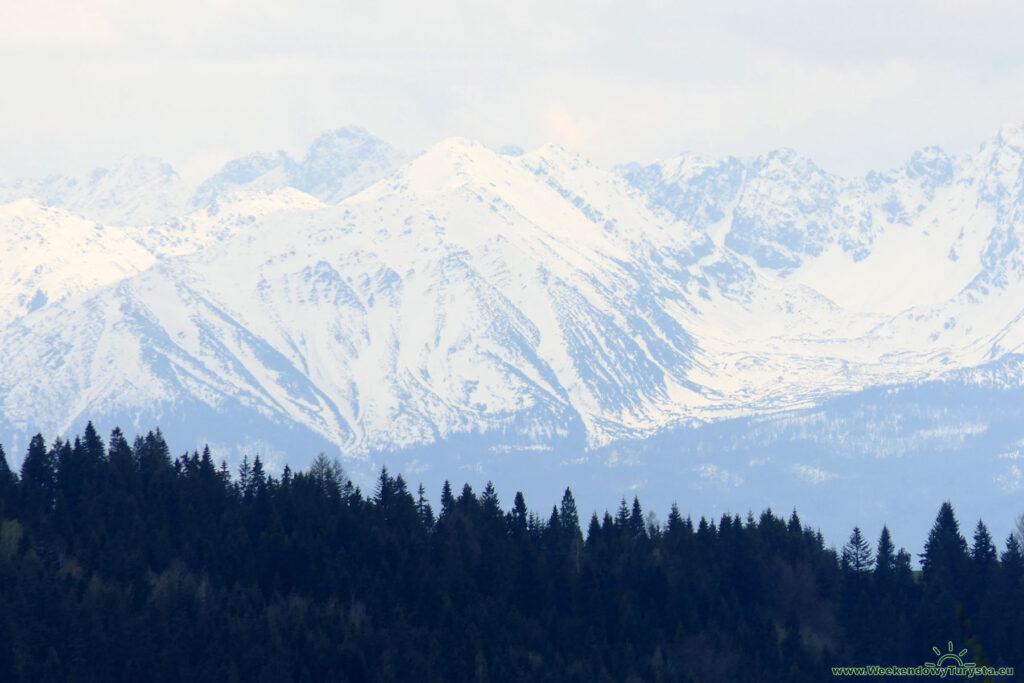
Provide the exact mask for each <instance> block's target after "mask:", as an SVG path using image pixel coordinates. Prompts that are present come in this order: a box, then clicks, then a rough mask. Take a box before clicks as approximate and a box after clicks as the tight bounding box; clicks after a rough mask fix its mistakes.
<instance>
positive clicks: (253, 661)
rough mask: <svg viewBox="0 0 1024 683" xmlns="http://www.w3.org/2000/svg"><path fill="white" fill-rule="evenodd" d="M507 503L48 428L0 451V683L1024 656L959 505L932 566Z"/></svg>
mask: <svg viewBox="0 0 1024 683" xmlns="http://www.w3.org/2000/svg"><path fill="white" fill-rule="evenodd" d="M0 456H2V450H0ZM498 483H499V484H500V482H498ZM567 483H570V484H571V482H567ZM511 498H512V500H513V502H512V504H511V506H506V505H505V504H503V502H502V500H501V499H500V498H499V496H498V493H497V490H496V489H495V487H494V486H491V485H488V486H487V487H486V488H485V489H484V490H483V491H480V492H474V491H473V490H472V489H471V488H470V487H469V486H468V485H466V486H464V487H462V488H461V490H459V489H458V488H457V487H456V489H453V488H451V487H450V486H448V485H446V486H445V488H444V490H443V491H442V492H441V497H440V507H439V509H438V510H436V511H435V510H433V509H432V507H431V505H430V504H429V502H428V500H427V494H426V492H424V491H423V489H422V487H420V488H419V490H418V491H415V492H413V491H411V490H410V488H409V484H408V483H407V482H406V481H404V480H403V478H402V477H401V476H391V475H390V474H389V473H388V472H387V471H386V470H384V471H382V472H381V473H380V476H379V479H378V481H377V484H376V487H375V490H374V491H367V492H363V491H360V490H359V489H358V488H356V487H354V486H353V485H352V484H351V482H350V481H349V480H348V479H347V477H346V475H345V472H344V470H343V469H342V467H341V465H340V464H339V463H338V462H337V461H332V460H330V459H328V458H326V457H323V456H320V457H318V458H317V459H316V460H315V461H314V464H313V465H312V466H311V467H310V468H309V469H307V470H306V471H302V472H292V471H290V470H289V469H288V468H285V470H284V471H283V473H281V475H280V476H268V475H267V473H266V472H264V469H263V465H262V463H261V462H260V460H259V458H258V457H257V458H255V459H254V460H253V461H252V462H251V463H250V462H249V461H248V460H246V461H245V462H244V463H243V465H242V467H241V468H240V469H239V471H237V472H234V473H232V472H230V471H229V470H228V469H227V467H226V466H225V465H220V466H218V465H217V464H216V462H215V459H214V456H213V455H212V454H211V453H210V452H209V450H205V451H204V452H202V453H198V452H193V453H186V454H183V455H181V456H179V457H177V458H174V457H172V455H171V451H170V449H169V447H168V445H167V444H166V443H165V441H164V439H163V437H162V436H161V434H160V432H159V431H156V432H151V433H149V434H147V435H146V436H145V437H140V438H137V439H135V441H134V443H133V444H130V443H129V442H128V441H127V440H126V438H125V437H124V436H123V435H122V433H121V432H120V431H119V430H115V431H114V432H113V433H112V434H111V435H110V437H109V439H108V441H107V442H106V443H105V442H104V440H103V439H102V438H101V437H100V436H99V435H98V434H97V433H96V432H95V430H94V429H93V428H92V425H91V424H90V425H89V426H88V427H87V428H86V430H85V433H84V435H83V436H81V437H80V438H76V439H75V440H74V441H73V442H66V441H62V440H60V439H57V440H55V441H53V442H52V443H49V444H48V443H47V441H46V440H45V439H44V437H43V436H42V435H39V436H36V437H35V438H34V439H32V441H31V444H30V445H29V448H28V450H27V453H26V454H25V457H24V460H23V464H22V466H21V468H20V472H17V473H16V472H14V471H12V470H11V468H10V467H9V466H8V465H7V461H6V459H5V458H3V457H0V519H2V523H0V525H2V527H0V681H33V682H35V681H104V682H106V681H121V680H123V681H141V680H146V681H218V682H221V681H390V680H416V681H526V680H529V681H698V680H701V681H703V680H720V681H804V680H806V681H821V680H828V679H831V673H830V670H831V667H833V666H844V665H862V664H882V665H894V664H896V665H903V666H919V665H922V664H923V663H924V662H926V661H935V659H936V657H935V655H934V652H933V650H932V648H933V647H935V646H938V647H939V648H941V649H942V651H945V650H946V644H947V643H951V644H952V645H955V646H956V648H957V650H959V649H962V648H966V649H967V650H968V654H967V655H965V656H964V660H965V661H972V662H975V663H977V664H979V665H982V664H985V665H991V666H1018V667H1020V666H1024V582H1022V569H1024V563H1022V559H1021V549H1020V546H1019V544H1018V543H1017V541H1016V539H1014V538H1013V537H1012V536H1011V538H1009V539H1007V542H1006V543H1005V546H1004V547H1005V549H1003V550H1002V552H1001V553H1000V552H998V551H997V548H996V546H995V544H994V543H993V540H992V539H991V538H990V537H989V535H988V532H987V531H986V530H985V527H984V524H983V523H981V522H980V521H979V522H978V524H977V526H976V527H974V533H973V536H972V540H971V542H968V541H967V540H966V539H965V538H964V537H963V535H962V533H961V532H960V529H959V525H958V523H957V520H956V518H955V515H954V510H953V507H952V505H950V504H944V505H943V506H942V508H941V509H940V510H939V513H938V516H937V518H936V520H935V525H934V527H933V529H932V532H931V534H930V535H929V537H928V539H927V541H926V544H925V552H924V554H923V555H922V557H921V566H922V571H920V572H917V571H914V570H913V569H912V565H913V562H912V558H911V556H910V555H909V554H908V553H906V552H905V551H902V550H897V547H896V545H895V540H894V539H892V538H890V536H889V533H888V531H887V530H885V529H879V530H872V531H871V534H870V535H871V536H872V537H874V534H876V533H879V532H880V536H879V540H878V543H877V544H875V543H869V541H868V540H867V538H865V534H864V533H862V532H861V530H859V529H855V530H854V532H853V533H852V535H851V538H850V542H849V543H848V544H847V545H846V546H845V547H844V548H843V549H841V551H839V552H837V551H836V550H833V549H831V548H828V547H826V546H825V543H824V539H823V538H822V536H821V534H820V533H818V532H816V531H815V530H814V529H813V528H812V527H810V526H807V525H805V524H804V523H803V522H802V521H801V520H800V519H799V517H798V515H797V512H796V511H793V512H792V514H789V515H788V516H787V517H779V516H777V515H776V514H774V513H773V512H772V511H770V510H766V511H764V512H762V513H761V514H760V515H759V516H754V515H747V516H746V518H741V517H737V516H730V515H724V516H723V517H721V518H720V519H713V520H709V519H700V520H699V521H696V522H694V521H693V520H691V519H688V518H684V517H682V516H681V515H680V514H679V511H678V509H677V508H676V507H673V508H672V510H671V511H669V512H668V514H667V517H666V518H665V522H664V523H663V524H659V523H657V522H656V521H655V520H656V517H655V516H648V515H645V511H644V509H643V508H642V505H641V502H640V501H639V500H637V499H634V500H633V501H632V503H631V504H630V503H627V502H626V501H624V500H623V501H621V502H620V503H619V505H618V507H617V508H616V509H615V511H614V512H612V513H608V512H605V513H603V514H602V515H597V514H595V515H594V516H593V517H591V518H590V519H589V520H588V519H586V516H585V512H584V519H583V522H582V524H581V520H580V518H579V515H580V514H581V511H578V510H577V508H576V504H575V502H574V500H573V496H572V493H571V491H570V490H569V489H568V488H567V489H566V491H565V495H564V497H563V498H562V500H561V501H558V503H559V504H558V505H555V506H553V508H551V509H550V512H544V513H543V514H538V513H536V512H533V511H531V509H530V508H528V507H527V503H526V501H525V500H524V498H523V496H522V495H521V494H516V495H515V496H512V497H511ZM536 502H538V503H542V504H543V505H544V509H545V510H547V509H548V508H547V506H548V505H550V504H551V503H553V502H555V501H536ZM610 502H612V501H610ZM1008 514H1012V512H1011V511H1008ZM584 529H585V531H584Z"/></svg>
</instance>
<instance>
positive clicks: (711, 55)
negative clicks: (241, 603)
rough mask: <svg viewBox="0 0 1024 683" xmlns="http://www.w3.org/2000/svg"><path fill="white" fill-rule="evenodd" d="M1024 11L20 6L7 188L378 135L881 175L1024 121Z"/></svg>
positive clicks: (13, 14) (1, 113) (5, 11)
mask: <svg viewBox="0 0 1024 683" xmlns="http://www.w3.org/2000/svg"><path fill="white" fill-rule="evenodd" d="M1021 26H1024V3H1021V2H1019V0H1007V1H994V0H993V1H989V0H930V1H925V0H885V1H884V2H882V1H876V0H860V1H858V2H833V1H831V0H770V1H768V2H765V1H764V0H758V1H756V2H754V1H752V2H739V1H733V0H715V1H712V0H705V1H702V2H681V1H676V2H655V1H653V0H631V1H629V2H613V1H610V0H585V1H583V0H580V1H577V0H543V1H540V0H508V1H505V2H501V3H491V2H482V1H481V0H475V1H474V0H466V1H458V0H441V1H437V0H391V1H383V2H377V3H372V4H371V3H352V2H339V1H338V0H330V1H322V2H321V1H318V0H291V1H289V2H283V1H282V0H176V1H175V2H167V1H166V0H161V1H160V2H133V1H131V0H0V75H2V81H0V178H11V177H15V176H22V175H38V174H43V173H51V172H57V171H66V172H75V173H77V172H82V171H84V170H86V169H88V168H91V167H94V166H102V165H109V164H110V163H112V162H114V161H115V160H116V159H117V158H118V157H120V156H121V155H123V154H126V153H132V152H139V153H148V154H155V155H157V156H161V157H163V158H165V159H167V160H168V161H170V162H171V163H172V164H174V166H175V167H176V168H177V169H178V170H179V172H181V173H182V175H184V176H185V177H186V179H188V180H191V181H197V180H199V179H201V178H202V177H205V176H206V175H208V174H210V173H212V172H214V171H216V170H217V169H218V168H219V167H220V165H221V164H222V163H223V162H224V161H226V160H227V159H229V158H232V157H234V156H237V155H240V154H244V153H248V152H251V151H273V150H276V149H285V150H286V151H288V152H290V153H292V154H295V155H299V156H301V153H302V152H303V151H304V150H305V148H306V147H307V146H308V144H309V143H310V142H311V141H312V139H313V138H314V137H316V135H317V134H319V133H320V132H322V131H324V130H326V129H329V128H336V127H339V126H343V125H348V124H356V125H361V126H363V127H365V128H367V129H368V130H369V131H370V132H372V133H374V134H375V135H378V136H380V137H382V138H384V139H386V140H388V141H389V142H391V143H392V144H394V145H396V146H398V147H400V148H402V149H404V150H407V151H416V150H420V149H424V148H426V147H429V146H430V145H432V144H433V143H435V142H437V141H438V140H440V139H442V138H445V137H449V136H452V135H460V136H465V137H470V138H474V139H477V140H480V141H481V142H484V143H485V144H488V145H492V146H495V147H498V146H501V145H505V144H517V145H520V146H522V147H524V148H527V149H530V148H533V147H536V146H538V145H540V144H543V143H545V142H557V143H560V144H563V145H565V146H567V147H570V148H573V149H576V150H578V151H580V152H582V153H583V154H585V155H587V156H589V157H590V158H592V159H594V160H595V161H597V162H599V163H602V164H612V163H617V162H621V161H626V160H639V161H649V160H653V159H657V158H665V157H669V156H673V155H675V154H678V153H679V152H682V151H697V152H704V153H708V154H712V155H728V154H735V155H752V154H757V153H761V152H764V151H767V150H769V149H773V148H777V147H792V148H795V149H796V150H797V151H799V152H800V153H802V154H805V155H807V156H810V157H811V158H812V159H814V160H815V161H816V162H817V163H818V164H820V165H821V166H823V167H825V168H826V169H828V170H830V171H833V172H836V173H841V174H848V175H849V174H861V173H864V172H866V171H867V170H870V169H872V168H889V167H892V166H895V165H897V164H900V163H902V161H903V160H905V159H906V157H907V156H909V154H910V153H911V152H912V151H913V150H914V149H917V148H919V147H922V146H925V145H929V144H938V145H940V146H942V147H944V148H945V149H947V150H948V151H951V152H963V151H968V150H970V149H973V148H974V147H975V146H976V145H977V144H978V143H979V142H981V141H982V140H983V139H985V138H987V137H990V136H992V135H993V134H995V133H996V131H997V130H998V129H999V127H1000V126H1001V125H1003V124H1007V123H1012V124H1019V123H1022V122H1024V40H1022V39H1021V38H1020V27H1021Z"/></svg>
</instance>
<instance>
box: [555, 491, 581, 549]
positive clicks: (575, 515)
mask: <svg viewBox="0 0 1024 683" xmlns="http://www.w3.org/2000/svg"><path fill="white" fill-rule="evenodd" d="M559 518H560V520H561V522H562V528H563V529H564V530H565V532H566V533H567V534H568V535H569V536H570V537H572V538H577V539H582V538H583V532H582V531H581V530H580V516H579V512H577V510H576V499H575V498H573V497H572V491H571V490H570V489H569V487H568V486H567V487H566V488H565V493H564V494H562V506H561V509H560V510H559Z"/></svg>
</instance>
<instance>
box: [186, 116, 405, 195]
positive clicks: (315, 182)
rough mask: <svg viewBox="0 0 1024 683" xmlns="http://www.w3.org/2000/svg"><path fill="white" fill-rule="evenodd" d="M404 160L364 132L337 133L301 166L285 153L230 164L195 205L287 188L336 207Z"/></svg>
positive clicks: (206, 186) (320, 140)
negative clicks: (239, 193)
mask: <svg viewBox="0 0 1024 683" xmlns="http://www.w3.org/2000/svg"><path fill="white" fill-rule="evenodd" d="M403 159H404V156H403V155H402V154H401V153H400V152H398V151H397V150H395V149H394V148H392V147H391V146H390V145H389V144H387V143H386V142H384V141H383V140H381V139H379V138H376V137H374V136H372V135H370V134H369V133H368V132H367V131H366V130H364V129H362V128H359V127H355V126H350V127H347V128H339V129H337V130H332V131H328V132H326V133H324V134H323V135H321V136H320V137H318V138H317V139H316V140H314V141H313V144H312V146H310V148H309V151H308V152H307V153H306V156H305V158H303V159H302V161H296V160H294V159H292V158H291V157H290V156H288V154H287V153H286V152H282V151H278V152H274V153H273V154H262V153H255V154H250V155H249V156H246V157H242V158H241V159H235V160H233V161H229V162H228V163H227V164H226V165H225V166H224V168H222V169H221V170H220V171H219V172H217V174H216V175H214V176H213V177H212V178H209V179H208V180H206V181H205V182H203V183H202V184H201V185H200V186H199V187H198V188H197V189H196V191H195V193H194V194H193V196H192V204H193V206H196V207H208V206H210V205H211V204H212V203H214V202H216V201H217V199H218V198H219V197H222V196H223V195H226V194H230V193H233V192H237V191H238V190H252V191H257V192H273V191H275V190H280V189H282V188H286V187H291V188H295V189H297V190H301V191H302V192H305V193H306V194H310V195H313V196H314V197H316V198H318V199H320V200H321V201H323V202H325V203H327V204H335V203H337V202H339V201H341V200H342V199H344V198H346V197H349V196H351V195H353V194H355V193H356V192H358V191H360V190H363V189H365V188H367V187H369V186H370V185H372V184H373V183H375V182H376V181H378V180H380V179H381V178H383V177H384V176H385V175H387V174H388V173H389V172H390V171H391V170H393V169H394V168H395V166H397V165H398V164H399V163H400V162H401V161H402V160H403Z"/></svg>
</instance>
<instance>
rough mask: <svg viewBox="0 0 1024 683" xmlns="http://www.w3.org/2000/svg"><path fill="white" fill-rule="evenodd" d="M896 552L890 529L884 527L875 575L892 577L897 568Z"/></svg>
mask: <svg viewBox="0 0 1024 683" xmlns="http://www.w3.org/2000/svg"><path fill="white" fill-rule="evenodd" d="M895 550H896V546H894V545H893V542H892V537H891V536H890V535H889V527H887V526H885V525H883V526H882V535H881V536H879V537H878V552H877V553H876V554H875V573H876V574H877V575H878V576H879V577H887V576H890V575H891V574H892V572H893V570H894V569H895V568H896V555H895V554H894V553H895Z"/></svg>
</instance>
